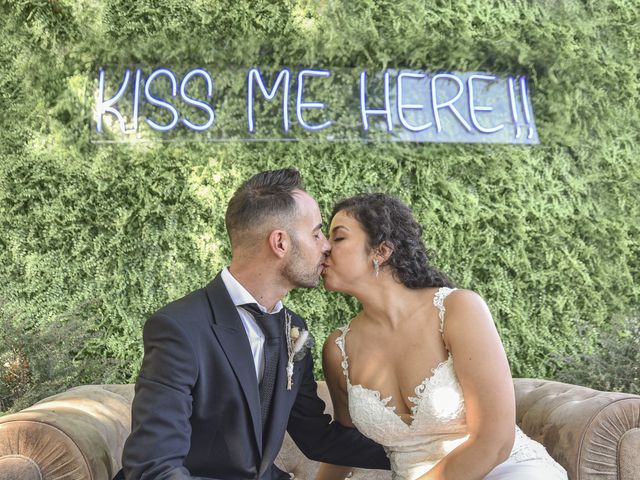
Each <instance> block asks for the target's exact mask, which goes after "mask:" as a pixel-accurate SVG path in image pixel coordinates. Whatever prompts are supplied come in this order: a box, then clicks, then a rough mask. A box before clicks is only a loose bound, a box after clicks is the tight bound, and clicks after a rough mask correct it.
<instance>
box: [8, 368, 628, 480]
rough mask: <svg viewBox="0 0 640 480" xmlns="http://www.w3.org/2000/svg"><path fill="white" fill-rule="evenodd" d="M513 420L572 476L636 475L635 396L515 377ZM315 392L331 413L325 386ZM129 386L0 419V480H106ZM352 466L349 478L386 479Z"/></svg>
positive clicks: (300, 462)
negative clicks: (514, 414)
mask: <svg viewBox="0 0 640 480" xmlns="http://www.w3.org/2000/svg"><path fill="white" fill-rule="evenodd" d="M514 386H515V391H516V402H517V419H516V420H517V422H518V424H519V425H520V426H521V427H522V429H523V430H524V431H525V433H527V434H528V435H529V436H531V437H532V438H534V439H536V440H538V441H540V442H541V443H543V444H544V445H545V447H546V448H547V450H548V451H549V453H551V455H552V456H553V457H554V458H555V459H556V460H558V461H559V462H560V463H561V464H562V465H563V466H564V467H565V468H566V469H567V471H568V472H569V478H571V479H572V480H592V479H598V480H613V479H616V480H632V479H634V480H637V479H640V396H636V395H628V394H623V393H610V392H599V391H596V390H592V389H589V388H585V387H579V386H576V385H569V384H565V383H558V382H551V381H547V380H534V379H516V380H514ZM319 394H320V396H321V397H322V398H323V399H324V400H325V402H327V410H328V411H329V412H331V402H330V401H328V399H329V396H328V393H327V389H326V385H325V384H324V382H319ZM132 399H133V385H87V386H82V387H76V388H72V389H70V390H68V391H66V392H63V393H61V394H59V395H55V396H53V397H49V398H46V399H44V400H42V401H40V402H38V403H37V404H35V405H33V406H32V407H29V408H27V409H25V410H23V411H21V412H18V413H16V414H13V415H7V416H5V417H0V480H32V479H34V480H110V479H111V478H112V476H113V475H114V474H115V473H116V472H117V471H118V469H119V468H120V458H121V455H122V446H123V444H124V440H125V439H126V437H127V435H128V433H129V428H130V423H131V410H130V408H131V401H132ZM276 463H277V464H278V466H280V468H282V469H284V470H286V471H289V472H291V473H292V474H293V475H295V478H297V479H302V480H307V479H308V480H312V479H313V477H314V474H315V472H316V471H317V469H318V464H317V463H316V462H312V461H310V460H308V459H306V458H305V457H304V456H303V455H302V454H301V453H300V451H299V450H298V448H297V447H296V446H295V444H294V443H293V442H292V441H291V439H290V438H289V437H288V436H286V437H285V441H284V444H283V446H282V449H281V451H280V455H279V456H278V459H277V461H276ZM390 478H391V476H390V474H389V472H383V471H377V470H360V469H354V473H353V476H352V479H354V480H358V479H367V480H383V479H384V480H389V479H390Z"/></svg>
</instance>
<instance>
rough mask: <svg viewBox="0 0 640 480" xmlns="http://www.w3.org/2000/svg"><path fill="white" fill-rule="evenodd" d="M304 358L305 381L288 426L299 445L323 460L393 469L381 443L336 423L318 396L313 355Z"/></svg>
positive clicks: (306, 452) (339, 463)
mask: <svg viewBox="0 0 640 480" xmlns="http://www.w3.org/2000/svg"><path fill="white" fill-rule="evenodd" d="M304 361H305V362H306V364H305V366H304V370H303V372H304V374H303V379H302V383H301V385H300V390H299V392H298V395H297V397H296V400H295V402H294V404H293V408H292V409H291V414H290V416H289V423H288V425H287V431H288V432H289V435H290V436H291V438H292V439H293V441H294V442H295V443H296V445H297V446H298V448H299V449H300V450H301V451H302V453H304V454H305V455H306V456H307V457H308V458H310V459H312V460H316V461H319V462H325V463H333V464H336V465H347V466H351V467H360V468H374V469H383V470H389V469H390V466H389V459H388V458H387V456H386V454H385V452H384V450H383V448H382V447H381V446H380V445H378V444H377V443H375V442H374V441H372V440H370V439H368V438H366V437H365V436H364V435H362V434H361V433H360V432H359V431H358V430H356V429H355V428H348V427H344V426H342V425H341V424H340V423H338V422H332V421H331V416H330V415H327V414H325V413H324V409H325V404H324V402H323V401H322V400H321V399H320V397H319V396H318V391H317V389H318V385H317V384H316V381H315V380H314V378H313V360H312V358H311V354H308V355H307V356H306V358H305V359H304Z"/></svg>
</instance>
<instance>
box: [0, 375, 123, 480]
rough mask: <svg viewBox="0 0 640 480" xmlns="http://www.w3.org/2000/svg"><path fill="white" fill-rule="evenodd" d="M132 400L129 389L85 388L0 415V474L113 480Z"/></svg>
mask: <svg viewBox="0 0 640 480" xmlns="http://www.w3.org/2000/svg"><path fill="white" fill-rule="evenodd" d="M132 399H133V385H86V386H81V387H76V388H72V389H70V390H67V391H66V392H63V393H60V394H58V395H54V396H52V397H49V398H45V399H44V400H41V401H40V402H38V403H36V404H35V405H33V406H31V407H29V408H27V409H25V410H22V411H20V412H18V413H15V414H12V415H7V416H4V417H1V418H0V472H2V475H0V476H1V477H2V478H3V479H4V478H7V479H21V480H30V479H31V478H34V479H41V478H45V479H47V480H55V479H65V480H72V479H78V480H111V478H112V477H113V476H114V475H115V474H116V472H117V471H118V470H119V469H120V463H121V455H122V447H123V445H124V441H125V439H126V438H127V436H128V435H129V431H130V428H131V426H130V424H131V401H132ZM3 475H4V476H3Z"/></svg>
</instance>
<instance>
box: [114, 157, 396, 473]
mask: <svg viewBox="0 0 640 480" xmlns="http://www.w3.org/2000/svg"><path fill="white" fill-rule="evenodd" d="M225 222H226V226H227V231H228V234H229V238H230V240H231V250H232V259H231V264H230V265H229V267H228V268H225V269H224V270H222V272H220V273H219V274H218V275H217V276H216V278H215V279H214V280H213V281H212V282H211V283H209V284H208V285H207V286H206V287H204V288H202V289H200V290H196V291H195V292H192V293H190V294H189V295H187V296H186V297H184V298H181V299H179V300H177V301H175V302H173V303H170V304H169V305H167V306H165V307H163V308H161V309H160V310H158V311H157V312H156V313H154V314H153V315H152V316H151V317H150V318H149V320H148V321H147V322H146V324H145V326H144V359H143V362H142V368H141V370H140V375H139V377H138V380H137V382H136V387H135V398H134V400H133V405H132V430H131V435H130V436H129V438H128V439H127V441H126V443H125V446H124V452H123V455H122V463H123V470H122V471H121V472H120V473H119V475H118V477H116V478H120V479H122V478H125V479H126V480H139V479H145V480H146V479H154V480H183V479H185V480H186V479H199V480H204V479H214V480H245V479H246V480H248V479H260V480H284V479H288V478H289V475H288V474H287V473H284V472H283V471H282V470H280V469H278V468H277V467H276V466H275V465H273V461H274V459H275V458H276V456H277V454H278V452H279V450H280V447H281V446H282V440H283V438H284V433H285V429H286V430H287V431H288V432H289V434H290V436H291V438H292V439H293V441H294V442H295V443H296V445H298V447H299V448H300V450H302V452H303V453H304V454H305V455H306V456H307V457H309V458H311V459H313V460H318V461H323V462H328V463H333V464H340V465H352V466H359V467H363V468H380V469H388V468H389V462H388V460H387V458H386V456H385V454H384V451H383V450H382V448H381V447H380V446H379V445H377V444H375V443H373V442H371V441H370V440H368V439H366V438H365V437H363V436H362V435H361V434H360V433H359V432H358V431H357V430H355V429H352V428H345V427H343V426H341V425H340V424H338V423H336V422H331V418H330V417H329V416H328V415H324V414H323V411H324V407H325V405H324V403H323V402H322V400H320V399H319V398H318V395H317V393H316V388H317V386H316V382H315V381H314V379H313V366H312V358H311V353H310V352H308V351H306V352H305V350H304V349H303V350H302V351H300V352H298V353H297V354H296V355H295V356H294V355H293V352H292V348H291V346H292V345H293V343H294V340H295V337H296V334H297V335H301V334H302V335H301V336H303V335H304V333H305V330H306V324H305V322H304V320H302V318H300V317H299V316H298V315H296V314H295V313H293V312H292V311H290V310H288V309H287V308H286V307H284V306H283V304H282V302H281V300H282V298H283V297H284V296H285V295H286V294H287V293H288V292H289V291H290V290H291V289H293V288H296V287H304V288H311V287H314V286H316V285H317V283H318V279H319V277H320V273H321V272H322V269H323V262H324V260H325V257H326V255H327V254H328V252H329V243H328V242H327V239H326V238H325V237H324V235H323V233H322V230H321V226H322V219H321V217H320V210H319V208H318V205H317V203H316V202H315V200H314V199H313V198H312V197H311V196H309V195H308V194H307V193H306V192H305V191H304V190H303V185H302V180H301V178H300V174H299V173H298V172H297V171H296V170H294V169H283V170H275V171H269V172H262V173H259V174H257V175H255V176H253V177H252V178H250V179H249V180H248V181H246V182H245V183H244V184H243V185H242V186H241V187H240V188H239V189H238V190H237V191H236V192H235V194H234V196H233V198H232V199H231V201H230V203H229V206H228V208H227V213H226V217H225ZM305 353H306V355H304V354H305ZM302 355H304V356H303V358H301V359H300V358H299V357H300V356H302ZM291 366H292V367H293V368H291ZM289 380H290V386H289ZM289 387H290V388H289ZM123 474H124V476H123Z"/></svg>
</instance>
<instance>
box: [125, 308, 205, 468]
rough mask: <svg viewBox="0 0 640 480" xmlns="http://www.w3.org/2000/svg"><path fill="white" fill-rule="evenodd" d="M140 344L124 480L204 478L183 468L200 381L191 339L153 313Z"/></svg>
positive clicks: (180, 327)
mask: <svg viewBox="0 0 640 480" xmlns="http://www.w3.org/2000/svg"><path fill="white" fill-rule="evenodd" d="M143 340H144V358H143V360H142V368H141V370H140V374H139V376H138V380H137V381H136V386H135V396H134V399H133V404H132V407H131V434H130V435H129V438H128V439H127V441H126V442H125V445H124V450H123V453H122V465H123V472H124V478H126V480H151V479H153V480H186V479H192V480H199V479H201V480H204V478H203V477H194V476H191V474H190V473H189V471H188V470H187V469H186V468H185V467H184V459H185V457H186V456H187V453H188V452H189V449H190V443H191V440H190V439H191V424H190V423H189V418H190V417H191V409H192V396H191V391H192V388H193V386H194V385H195V382H196V380H197V378H198V366H197V363H196V361H195V357H194V355H193V348H192V346H191V342H190V340H189V337H188V336H187V334H186V333H185V332H184V331H183V327H182V326H181V325H180V323H179V322H178V321H176V320H174V319H170V318H168V317H166V316H163V315H159V314H155V315H153V316H152V317H151V318H149V320H147V322H146V323H145V326H144V331H143Z"/></svg>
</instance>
